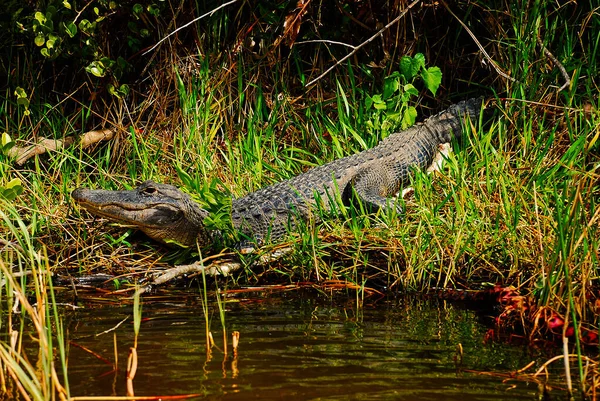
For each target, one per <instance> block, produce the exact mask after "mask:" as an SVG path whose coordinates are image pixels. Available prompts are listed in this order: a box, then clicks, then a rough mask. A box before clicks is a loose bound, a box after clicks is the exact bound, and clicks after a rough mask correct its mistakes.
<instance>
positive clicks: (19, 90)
mask: <svg viewBox="0 0 600 401" xmlns="http://www.w3.org/2000/svg"><path fill="white" fill-rule="evenodd" d="M15 96H16V97H17V98H22V97H24V98H25V99H27V92H25V89H23V88H21V87H20V86H17V87H16V88H15Z"/></svg>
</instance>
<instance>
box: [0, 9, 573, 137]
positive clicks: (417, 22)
mask: <svg viewBox="0 0 600 401" xmlns="http://www.w3.org/2000/svg"><path fill="white" fill-rule="evenodd" d="M220 4H221V2H219V1H197V2H191V1H181V2H175V1H168V0H164V1H159V0H154V1H108V0H92V1H89V2H87V1H86V2H82V1H79V2H78V1H62V0H50V1H27V2H21V1H8V2H7V4H6V5H5V7H3V9H2V10H1V11H0V21H1V22H0V24H1V25H0V28H1V29H0V35H1V36H0V43H2V44H3V45H2V63H1V67H0V68H1V70H0V73H1V74H2V75H3V76H5V79H2V82H0V85H1V87H2V90H3V92H4V94H5V96H6V98H7V102H8V105H7V112H8V113H9V114H11V115H15V114H16V113H18V112H19V109H18V108H15V107H11V103H12V102H14V101H15V96H14V91H15V89H16V88H17V87H22V88H23V89H24V91H25V93H26V94H27V96H28V97H29V99H30V103H31V107H32V108H40V112H42V109H44V105H45V106H46V107H47V106H48V105H51V106H53V107H57V108H58V109H59V110H60V112H61V113H62V114H63V115H67V116H68V115H73V114H74V113H78V112H80V111H81V110H82V109H87V110H88V113H85V114H86V117H84V118H83V119H80V121H78V122H77V128H78V129H91V128H93V127H94V126H96V125H97V124H99V123H100V122H101V120H102V119H103V116H106V115H107V114H108V113H109V111H110V105H111V104H112V102H114V101H115V95H116V96H118V97H121V98H123V99H124V100H125V101H126V102H127V103H129V104H130V105H135V104H139V102H141V101H142V100H143V99H144V97H145V94H146V93H147V92H148V91H149V90H150V89H149V88H150V86H151V85H150V84H149V77H151V76H156V75H157V74H158V75H159V76H160V73H161V70H164V69H165V66H167V65H174V64H178V63H181V60H182V59H185V57H192V58H194V59H196V60H197V59H198V58H199V56H200V57H206V58H208V59H209V60H210V61H209V63H210V64H211V65H213V66H216V65H222V66H224V67H225V68H229V69H230V70H231V71H232V74H231V81H232V82H231V83H232V85H236V84H237V83H236V79H235V78H236V74H235V70H236V69H238V68H242V67H243V68H244V69H245V71H244V73H250V74H251V75H253V76H255V77H256V78H255V81H256V82H257V83H260V85H261V87H262V90H263V91H265V92H273V91H278V90H283V89H285V90H287V91H290V92H291V93H292V94H293V95H295V96H301V95H303V94H306V93H307V92H306V89H305V87H304V86H303V85H304V84H305V83H306V82H307V81H308V80H310V79H311V78H314V77H316V76H317V75H318V74H319V73H320V72H322V71H324V70H325V69H326V68H327V67H329V66H330V65H332V63H334V62H335V61H336V60H338V59H340V58H341V57H343V56H344V55H345V54H347V53H348V52H349V48H348V47H346V46H342V45H339V44H333V43H329V42H328V43H323V42H315V41H316V40H327V41H339V42H343V43H346V44H349V45H353V46H356V45H359V44H360V43H362V42H364V41H365V40H366V39H367V38H369V37H370V36H372V35H373V34H374V33H375V32H376V31H377V30H378V29H381V28H382V27H383V26H385V25H386V24H388V23H389V22H390V21H391V20H392V19H393V18H395V17H396V16H397V15H398V14H399V13H400V12H401V10H402V9H403V8H404V7H406V5H407V4H408V3H407V2H406V1H401V0H397V1H385V2H369V1H331V2H313V1H307V0H304V1H270V2H261V1H238V2H236V3H234V4H232V5H230V6H227V7H225V8H222V9H220V10H218V11H216V12H215V13H214V14H212V15H210V16H208V17H206V18H204V19H202V20H200V21H198V22H196V23H195V24H192V25H191V26H190V27H187V28H185V29H182V30H180V31H178V32H177V33H176V34H175V35H173V36H171V37H170V38H169V39H168V40H167V41H165V42H164V43H163V44H161V45H160V47H159V48H158V49H155V50H153V51H151V52H150V53H148V54H144V50H147V49H148V48H149V47H150V46H151V45H153V44H155V43H157V42H158V41H159V40H160V39H162V38H164V37H165V36H166V35H167V34H168V33H170V32H172V31H173V30H174V29H175V28H177V27H181V26H182V25H183V24H185V23H187V22H189V21H190V20H191V19H192V17H193V16H198V15H201V14H204V13H205V12H208V11H210V10H213V9H214V8H216V7H218V6H219V5H220ZM506 6H509V5H508V4H507V5H506ZM452 7H453V8H454V9H455V10H456V12H457V13H458V14H459V15H460V17H461V18H462V19H463V20H465V21H467V23H468V25H469V26H470V29H472V30H473V31H474V32H475V33H476V35H477V36H478V37H479V38H480V39H481V40H482V42H483V43H484V44H485V45H486V46H487V47H488V48H489V47H493V46H495V44H494V42H493V41H492V40H491V39H492V38H496V37H498V35H497V33H498V32H490V30H493V29H500V28H498V26H501V25H502V21H499V19H502V18H503V17H502V13H501V12H496V13H492V12H491V10H493V9H488V8H482V7H480V6H478V5H477V4H476V3H468V2H457V3H455V4H452ZM570 8H577V7H569V6H566V7H564V8H563V9H561V10H559V11H560V12H562V14H567V10H568V9H570ZM286 21H287V23H286ZM416 52H421V53H424V54H425V55H426V58H427V60H428V62H429V64H430V65H438V66H440V68H441V69H442V72H443V76H444V81H443V85H442V88H441V90H440V93H439V96H441V97H442V98H446V97H449V96H450V94H451V93H456V94H460V97H464V96H465V95H464V93H465V92H474V91H475V92H480V91H481V90H480V89H479V88H476V85H480V86H483V87H487V86H493V85H494V83H495V81H496V80H497V74H495V73H494V72H493V71H492V70H491V69H490V68H489V66H486V65H485V64H484V63H482V62H481V60H480V58H479V56H478V55H477V53H478V49H477V46H476V45H475V44H474V42H473V40H472V39H471V38H470V37H469V36H468V34H467V33H466V32H465V30H464V29H463V28H462V27H461V25H460V24H459V23H458V21H457V20H456V19H455V18H453V17H452V16H451V15H450V14H449V13H448V11H447V10H446V9H445V8H444V7H443V6H442V5H441V4H439V3H431V2H422V3H421V4H418V5H417V6H416V7H414V8H413V9H412V10H411V11H410V12H409V14H408V15H407V16H406V17H405V18H404V19H402V20H401V21H400V23H398V24H396V25H394V26H392V27H391V28H390V29H389V30H387V31H386V32H385V33H384V34H383V35H382V36H381V37H380V38H377V39H376V40H374V41H373V42H371V43H370V44H369V45H367V46H365V47H363V48H362V49H361V50H360V51H358V52H357V53H356V54H355V55H354V56H353V57H352V58H351V59H350V60H349V62H350V63H351V64H352V65H355V66H357V67H358V68H356V69H355V70H354V73H355V74H356V79H357V80H359V81H360V82H361V83H364V84H365V85H367V86H369V85H373V84H378V83H379V84H380V82H381V79H382V78H383V77H384V76H386V75H387V74H389V73H390V72H391V71H392V70H394V69H396V68H397V62H398V60H399V58H400V57H401V56H402V55H404V54H414V53H416ZM490 53H491V54H492V56H494V53H495V52H494V51H493V49H491V51H490ZM188 68H190V69H194V66H193V65H190V66H188ZM338 72H339V71H338ZM335 76H336V74H335V71H334V74H330V75H329V76H327V77H326V78H325V79H323V80H322V81H320V82H319V85H318V86H317V87H316V88H315V89H314V90H315V91H314V92H312V94H310V96H318V91H320V90H322V91H325V92H330V91H332V90H333V89H334V85H332V82H334V78H335ZM122 85H127V86H122ZM165 86H166V85H165ZM129 88H130V89H131V93H130V92H129V91H128V89H129ZM249 90H250V91H252V90H253V88H249ZM111 92H112V95H111ZM147 118H150V117H149V116H148V117H147ZM16 120H18V119H16Z"/></svg>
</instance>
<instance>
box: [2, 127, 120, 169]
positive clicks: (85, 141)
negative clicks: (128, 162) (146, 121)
mask: <svg viewBox="0 0 600 401" xmlns="http://www.w3.org/2000/svg"><path fill="white" fill-rule="evenodd" d="M114 136H115V131H114V130H111V129H102V130H98V131H89V132H86V133H85V134H83V135H82V136H81V139H80V141H79V144H80V145H81V147H82V148H87V147H89V146H90V145H93V144H94V143H97V142H101V141H108V140H110V139H112V138H113V137H114ZM73 143H75V137H74V136H68V137H66V138H64V139H48V138H40V139H39V140H38V142H37V143H36V144H35V145H29V146H15V147H13V148H11V149H10V150H9V151H8V156H9V157H14V158H15V159H16V160H15V163H17V165H19V166H21V165H23V164H24V163H25V162H26V161H27V160H29V159H31V158H32V157H34V156H37V155H41V154H44V153H46V152H49V151H56V150H59V149H62V148H65V147H67V146H71V145H72V144H73Z"/></svg>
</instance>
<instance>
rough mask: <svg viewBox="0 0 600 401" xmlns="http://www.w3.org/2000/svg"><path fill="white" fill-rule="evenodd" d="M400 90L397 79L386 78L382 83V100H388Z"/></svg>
mask: <svg viewBox="0 0 600 401" xmlns="http://www.w3.org/2000/svg"><path fill="white" fill-rule="evenodd" d="M399 88H400V81H399V80H398V78H389V77H388V78H386V79H385V81H384V83H383V98H384V99H389V98H390V97H392V95H393V94H394V93H396V91H397V90H398V89H399Z"/></svg>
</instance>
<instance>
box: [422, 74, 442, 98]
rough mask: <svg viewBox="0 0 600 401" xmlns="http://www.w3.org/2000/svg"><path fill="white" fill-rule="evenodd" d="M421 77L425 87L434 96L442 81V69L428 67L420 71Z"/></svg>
mask: <svg viewBox="0 0 600 401" xmlns="http://www.w3.org/2000/svg"><path fill="white" fill-rule="evenodd" d="M421 78H423V82H424V83H425V86H426V87H427V89H428V90H429V91H430V92H431V93H432V94H433V96H435V93H436V92H437V90H438V88H439V87H440V84H441V83H442V71H441V70H440V69H439V68H438V67H429V68H428V69H426V70H425V71H423V72H422V73H421Z"/></svg>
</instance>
